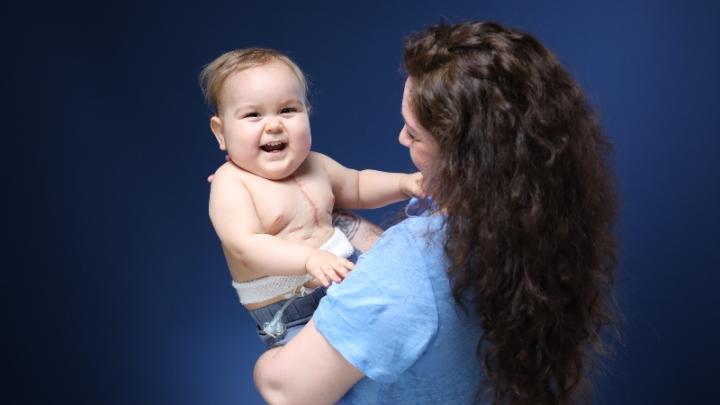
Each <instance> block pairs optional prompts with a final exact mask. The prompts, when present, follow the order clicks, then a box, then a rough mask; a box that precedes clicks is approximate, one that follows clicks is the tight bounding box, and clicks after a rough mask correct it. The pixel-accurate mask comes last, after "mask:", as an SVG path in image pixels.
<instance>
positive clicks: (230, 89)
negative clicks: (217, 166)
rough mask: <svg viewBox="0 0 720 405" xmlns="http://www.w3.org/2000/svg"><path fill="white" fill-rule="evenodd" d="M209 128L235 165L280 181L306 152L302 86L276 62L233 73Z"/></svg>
mask: <svg viewBox="0 0 720 405" xmlns="http://www.w3.org/2000/svg"><path fill="white" fill-rule="evenodd" d="M220 97H221V103H220V105H221V111H219V113H218V116H217V117H213V118H212V119H211V126H212V129H213V132H214V133H215V136H216V137H217V139H218V142H219V143H220V149H222V150H225V151H227V153H228V155H230V158H231V159H232V161H233V163H235V164H236V165H238V166H240V167H241V168H243V169H245V170H247V171H249V172H251V173H254V174H256V175H258V176H260V177H264V178H267V179H271V180H280V179H284V178H286V177H288V176H290V175H291V174H293V173H294V172H295V170H297V168H298V167H300V165H301V164H302V163H303V162H304V161H305V158H307V156H308V153H309V152H310V143H311V137H310V120H309V118H308V111H307V107H306V104H305V88H304V87H303V85H302V84H301V83H300V81H299V80H298V78H297V76H295V74H294V73H293V71H292V70H291V69H290V68H289V67H288V66H287V65H285V64H284V63H282V62H279V61H274V62H271V63H269V64H267V65H262V66H256V67H252V68H249V69H245V70H242V71H240V72H237V73H233V74H232V75H230V77H228V78H227V80H226V81H225V84H224V86H223V90H222V93H221V95H220Z"/></svg>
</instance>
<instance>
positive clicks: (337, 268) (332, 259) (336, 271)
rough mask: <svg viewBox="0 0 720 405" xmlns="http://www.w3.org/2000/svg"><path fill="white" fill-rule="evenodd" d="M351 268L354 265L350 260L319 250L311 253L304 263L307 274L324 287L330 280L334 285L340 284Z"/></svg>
mask: <svg viewBox="0 0 720 405" xmlns="http://www.w3.org/2000/svg"><path fill="white" fill-rule="evenodd" d="M353 266H354V264H353V262H351V261H350V260H347V259H345V258H342V257H337V256H335V255H334V254H332V253H330V252H326V251H324V250H320V249H316V250H315V251H314V252H312V253H311V254H310V256H309V257H308V259H307V261H306V262H305V269H306V270H307V272H308V273H310V274H311V275H312V276H313V277H315V278H316V279H318V280H319V281H320V282H321V283H322V285H324V286H325V287H328V286H329V285H330V280H332V281H333V282H335V283H340V282H342V280H343V279H344V278H345V277H347V274H348V272H349V271H350V270H352V269H353Z"/></svg>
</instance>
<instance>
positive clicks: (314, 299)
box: [250, 286, 325, 348]
mask: <svg viewBox="0 0 720 405" xmlns="http://www.w3.org/2000/svg"><path fill="white" fill-rule="evenodd" d="M324 296H325V287H322V286H320V287H318V288H316V289H315V290H314V291H313V292H312V293H310V294H308V295H305V296H302V297H296V298H290V299H287V300H283V301H279V302H276V303H274V304H270V305H268V306H265V307H262V308H258V309H254V310H252V311H250V316H251V317H252V318H253V320H255V323H256V324H257V334H258V336H259V337H260V340H262V341H263V343H265V344H266V345H268V348H272V347H275V346H282V345H284V344H286V343H287V342H289V341H290V339H292V338H293V337H294V336H295V335H297V334H298V332H300V330H301V329H302V327H303V326H305V324H306V323H308V322H310V319H311V318H312V315H313V312H315V309H316V308H317V306H318V304H319V303H320V299H321V298H322V297H324ZM289 300H293V301H292V302H291V303H290V304H289V305H288V306H287V308H285V312H284V313H283V316H282V322H283V323H284V324H285V328H286V331H285V333H284V334H282V335H280V336H277V337H273V336H272V335H268V334H267V333H265V332H264V331H263V325H264V324H265V323H266V322H270V320H272V318H273V316H275V314H276V313H277V312H278V311H279V310H280V308H282V306H283V305H284V304H285V303H287V302H288V301H289Z"/></svg>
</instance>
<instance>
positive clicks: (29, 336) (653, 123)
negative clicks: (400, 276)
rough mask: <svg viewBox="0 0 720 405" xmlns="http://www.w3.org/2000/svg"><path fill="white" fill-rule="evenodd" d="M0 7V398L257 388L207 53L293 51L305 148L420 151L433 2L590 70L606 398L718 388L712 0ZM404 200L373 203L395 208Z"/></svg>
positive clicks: (343, 154)
mask: <svg viewBox="0 0 720 405" xmlns="http://www.w3.org/2000/svg"><path fill="white" fill-rule="evenodd" d="M3 8H4V10H5V11H4V13H3V17H4V18H3V20H4V23H3V24H2V34H3V35H2V37H3V39H2V41H3V47H4V49H5V56H4V67H3V69H4V70H5V75H4V78H3V81H4V87H5V89H6V90H8V91H9V96H6V97H7V99H8V100H10V101H12V102H11V103H8V104H11V105H9V106H6V107H5V109H4V110H5V114H9V115H8V117H11V118H10V119H8V120H6V124H5V128H6V131H7V132H6V134H8V136H6V138H7V139H6V142H7V144H8V145H9V149H8V150H9V151H14V150H18V152H17V153H15V155H16V156H15V157H20V158H21V159H22V161H23V163H22V164H21V165H17V166H15V170H14V171H13V172H11V173H15V175H13V176H9V177H12V178H10V179H8V185H9V186H10V190H12V192H9V193H8V195H7V196H6V199H7V201H8V202H10V203H11V204H14V205H12V206H13V207H14V208H18V209H21V211H22V209H26V210H27V209H28V208H30V209H31V210H32V211H33V213H32V215H27V216H23V215H20V214H18V215H14V214H12V211H10V212H11V215H9V217H10V218H8V221H9V222H8V223H9V224H10V227H12V228H13V232H14V233H13V234H12V238H11V239H12V242H11V243H10V244H8V245H7V246H8V248H9V249H8V252H6V253H7V255H8V263H11V264H12V266H8V268H7V269H6V270H5V272H4V273H5V289H6V290H7V291H6V293H5V294H4V296H3V302H4V304H5V305H4V306H5V308H10V309H11V311H9V314H8V315H7V316H5V319H4V320H3V322H4V324H5V328H6V333H5V339H9V340H10V345H9V346H7V345H6V347H9V348H10V350H9V357H8V360H7V362H6V368H7V367H8V366H7V364H9V367H10V369H11V371H12V377H11V378H10V379H9V380H7V379H6V380H5V381H4V385H7V390H6V392H7V394H6V398H7V401H8V402H6V401H3V402H4V403H18V404H20V403H72V404H238V403H241V404H258V403H262V401H261V399H260V397H259V396H258V394H257V393H256V392H255V389H254V387H253V385H252V380H251V371H252V366H253V363H254V360H255V359H256V358H257V356H258V355H259V354H260V353H261V351H262V349H263V348H262V346H261V344H260V342H259V341H258V340H257V338H256V337H255V336H254V334H253V326H252V323H251V320H250V318H249V316H248V315H247V314H246V313H245V312H243V310H242V308H241V307H240V305H239V303H238V302H237V297H236V296H235V295H234V292H233V290H232V288H231V286H230V284H229V283H230V279H229V276H228V273H227V270H226V268H225V262H224V260H223V257H222V254H221V251H220V248H219V245H218V241H217V239H216V236H215V234H214V233H213V230H212V228H211V226H210V222H209V220H208V217H207V198H208V185H207V184H206V182H205V176H206V175H207V174H209V173H210V172H212V171H213V170H214V169H215V168H216V167H217V166H218V165H219V164H220V163H221V162H222V159H223V155H222V153H221V152H220V151H218V150H217V148H216V145H215V141H214V140H213V138H212V136H211V134H210V131H209V129H208V111H207V108H206V107H205V106H204V105H203V100H202V97H201V93H200V89H199V87H198V84H197V75H198V73H199V71H200V69H201V68H202V66H203V65H204V64H206V63H208V62H209V61H210V60H212V59H213V58H214V57H216V56H217V55H219V54H220V53H222V52H224V51H227V50H230V49H233V48H238V47H247V46H267V47H273V48H277V49H280V50H282V51H285V52H287V53H288V54H289V55H291V56H292V57H293V58H294V59H295V60H296V61H297V62H298V64H299V65H300V66H301V67H302V68H303V69H304V70H305V71H306V73H307V75H308V76H309V78H310V82H311V97H312V102H313V104H314V113H313V115H312V118H311V119H312V126H313V133H314V145H313V147H314V149H315V150H317V151H321V152H324V153H327V154H329V155H331V156H333V157H335V158H336V159H337V160H339V161H340V162H342V163H344V164H345V165H348V166H351V167H355V168H366V167H369V168H377V169H384V170H404V171H407V170H411V163H410V160H409V158H408V156H407V153H406V151H405V150H404V149H403V148H402V147H401V146H400V145H398V144H397V141H396V137H397V132H398V130H399V128H400V126H401V119H400V115H399V108H400V98H401V92H402V83H403V78H402V74H401V72H400V65H401V62H400V61H401V59H400V55H401V49H402V48H401V44H402V39H403V37H404V36H405V35H406V34H408V33H410V32H412V31H417V30H419V29H421V28H423V27H424V26H426V25H428V24H431V23H435V22H437V21H439V19H440V18H441V17H445V18H447V19H448V20H449V21H462V20H467V19H484V20H497V21H499V22H502V23H505V24H508V25H511V26H515V27H518V28H521V29H524V30H526V31H529V32H531V33H532V34H534V35H536V36H537V37H538V38H540V39H541V41H543V42H544V43H545V44H546V45H547V46H548V47H549V48H551V49H552V50H553V51H554V52H555V53H556V54H557V55H558V57H559V58H560V59H561V60H562V62H563V63H564V64H565V65H566V66H567V68H568V69H569V70H570V72H571V73H572V74H573V75H574V77H575V78H576V79H577V80H578V81H579V82H580V83H581V85H582V86H583V87H584V88H585V89H586V91H587V94H588V97H589V99H590V100H591V103H592V104H593V106H594V107H595V108H596V109H597V110H598V112H599V113H600V115H601V117H602V120H603V123H604V128H605V130H606V132H607V133H608V135H609V137H610V138H611V139H612V141H613V142H614V144H615V147H616V152H615V156H614V163H615V168H616V173H617V178H618V187H619V191H620V195H621V199H622V218H621V221H620V224H619V226H618V229H617V232H618V235H619V237H620V240H621V243H622V262H621V267H620V269H619V274H618V283H619V297H620V301H621V304H622V306H623V310H624V313H625V324H624V327H623V330H624V335H625V337H624V343H623V345H622V346H620V347H619V348H618V353H617V355H616V357H615V358H614V359H612V360H610V361H607V362H605V365H604V367H605V369H606V371H605V373H604V374H602V375H600V376H599V377H598V379H597V384H596V396H595V398H596V402H597V403H600V404H636V403H648V404H675V403H709V402H710V401H711V398H713V397H716V395H712V394H713V393H714V392H715V390H716V387H715V386H714V382H715V380H716V378H717V376H718V375H720V373H719V371H720V370H719V369H718V368H719V367H718V363H719V362H720V356H719V355H720V350H718V346H717V345H718V342H720V332H719V331H720V328H719V327H718V321H719V320H720V319H719V317H718V315H717V307H718V299H717V298H716V297H717V294H716V292H715V289H716V286H717V284H718V281H719V280H718V274H717V271H718V268H719V267H720V249H718V247H717V241H718V237H717V232H718V229H720V215H719V214H718V207H719V204H718V202H719V201H718V191H719V187H718V186H719V185H720V184H719V178H718V177H719V176H718V174H719V173H720V170H718V167H717V165H718V160H717V155H718V151H719V150H720V148H719V146H720V141H719V140H718V131H717V128H718V124H719V116H720V109H719V108H718V107H720V103H719V102H718V91H719V90H720V86H718V76H717V75H718V73H717V72H718V71H720V62H719V60H718V56H719V55H718V52H719V50H720V47H719V46H718V40H719V39H720V35H719V34H720V32H719V28H718V20H719V19H720V7H718V3H717V2H712V1H705V2H700V1H675V2H670V1H654V2H641V1H637V0H627V1H617V2H598V1H592V2H577V1H555V2H540V1H444V2H440V1H435V2H430V1H409V0H408V1H367V2H347V3H346V2H340V1H339V2H327V3H320V2H288V1H276V2H245V1H233V2H230V1H227V2H224V3H220V2H207V3H206V2H187V1H176V2H169V1H168V2H153V1H149V2H148V1H126V2H115V3H87V4H80V3H66V4H64V5H62V6H59V5H54V6H51V5H42V4H40V3H32V4H29V5H20V4H16V5H14V6H3ZM10 135H13V136H10ZM11 153H13V152H11ZM18 172H23V174H29V175H30V176H31V177H32V178H33V180H32V181H23V180H21V179H18V178H17V176H16V175H17V174H18ZM14 208H13V209H14ZM397 209H398V206H394V207H390V208H387V209H384V210H379V211H373V212H367V213H365V214H366V215H367V216H368V217H369V218H371V219H373V220H374V221H383V220H384V219H385V218H386V217H388V216H392V214H393V213H394V212H395V211H396V210H397Z"/></svg>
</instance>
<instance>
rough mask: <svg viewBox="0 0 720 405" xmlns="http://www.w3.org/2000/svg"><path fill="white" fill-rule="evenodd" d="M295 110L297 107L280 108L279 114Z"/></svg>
mask: <svg viewBox="0 0 720 405" xmlns="http://www.w3.org/2000/svg"><path fill="white" fill-rule="evenodd" d="M296 111H297V108H294V107H285V108H283V109H282V110H280V114H290V113H294V112H296Z"/></svg>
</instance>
